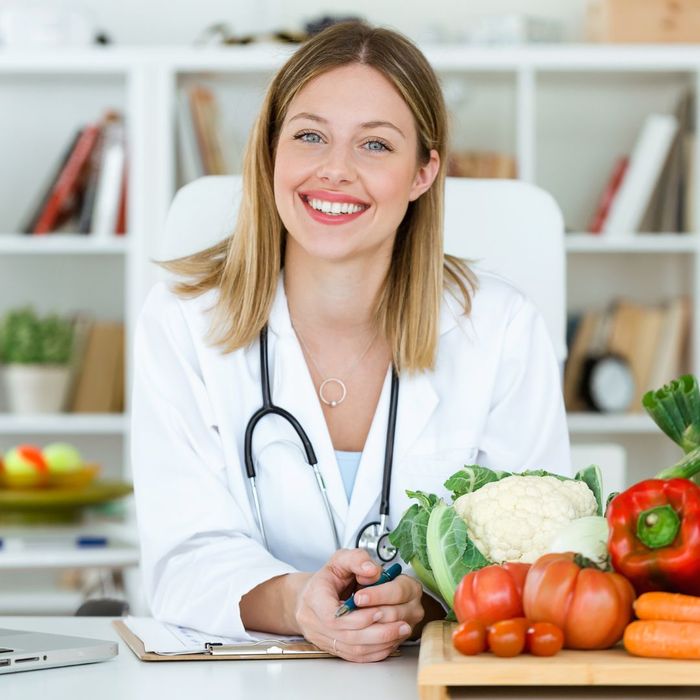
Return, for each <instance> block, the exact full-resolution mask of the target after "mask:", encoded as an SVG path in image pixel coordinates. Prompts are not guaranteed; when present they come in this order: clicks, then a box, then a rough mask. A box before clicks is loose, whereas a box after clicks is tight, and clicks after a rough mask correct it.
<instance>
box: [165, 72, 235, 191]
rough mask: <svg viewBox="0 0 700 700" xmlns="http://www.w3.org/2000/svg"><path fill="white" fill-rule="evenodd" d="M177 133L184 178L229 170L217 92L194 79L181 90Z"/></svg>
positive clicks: (218, 173)
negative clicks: (192, 82)
mask: <svg viewBox="0 0 700 700" xmlns="http://www.w3.org/2000/svg"><path fill="white" fill-rule="evenodd" d="M178 136H179V138H178V140H179V153H178V155H179V161H180V172H181V173H182V178H183V179H184V181H185V182H191V181H192V180H196V179H197V178H198V177H202V176H203V175H226V174H228V173H229V172H230V170H229V167H228V163H227V162H226V154H225V149H224V146H223V139H222V135H221V121H220V118H219V107H218V103H217V100H216V95H215V94H214V92H213V91H212V90H210V89H209V88H208V87H206V86H205V85H201V84H199V83H195V84H191V85H186V86H185V87H184V88H183V89H182V90H181V92H180V108H179V113H178Z"/></svg>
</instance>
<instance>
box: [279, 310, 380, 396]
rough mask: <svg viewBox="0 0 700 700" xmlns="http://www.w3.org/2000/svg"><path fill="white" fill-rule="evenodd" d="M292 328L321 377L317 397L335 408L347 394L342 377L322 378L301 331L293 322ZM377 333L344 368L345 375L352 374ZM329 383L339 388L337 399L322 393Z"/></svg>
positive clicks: (323, 374)
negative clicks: (349, 364)
mask: <svg viewBox="0 0 700 700" xmlns="http://www.w3.org/2000/svg"><path fill="white" fill-rule="evenodd" d="M292 328H293V329H294V332H295V333H296V334H297V338H299V342H300V343H301V346H302V347H303V348H304V350H306V354H307V355H308V356H309V359H310V360H311V363H312V364H313V366H314V367H315V368H316V371H317V372H318V374H319V376H320V377H321V379H322V381H321V385H320V386H319V387H318V397H319V398H320V399H321V401H323V403H325V404H326V406H330V407H331V408H335V407H336V406H338V405H339V404H341V403H343V401H345V397H346V396H347V395H348V389H347V387H346V386H345V382H344V381H343V380H342V379H339V378H338V377H327V378H325V379H323V377H324V376H325V372H322V371H321V368H320V367H319V366H318V363H317V362H316V360H315V359H314V356H313V355H312V354H311V351H310V350H309V347H308V345H307V344H306V343H305V342H304V339H303V338H302V337H301V333H299V331H298V330H297V328H296V326H295V325H294V323H292ZM378 334H379V331H378V330H377V331H376V332H375V333H374V335H373V336H372V338H371V339H370V341H369V344H368V345H367V347H366V348H365V349H364V350H363V351H362V354H361V355H360V356H359V357H358V358H357V359H356V360H355V361H354V362H353V363H352V365H351V366H350V367H348V368H347V369H346V370H345V375H346V376H347V375H348V374H352V372H353V371H354V370H355V369H356V367H357V366H358V365H359V364H360V362H362V360H363V359H364V357H365V355H366V354H367V353H368V352H369V349H370V348H371V347H372V345H374V341H375V340H376V339H377V335H378ZM331 384H336V385H337V386H338V387H339V389H340V398H339V399H329V398H327V397H326V396H325V395H324V393H323V392H324V390H325V389H326V387H328V386H329V385H331Z"/></svg>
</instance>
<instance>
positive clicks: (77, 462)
mask: <svg viewBox="0 0 700 700" xmlns="http://www.w3.org/2000/svg"><path fill="white" fill-rule="evenodd" d="M42 454H43V455H44V459H45V460H46V464H47V465H48V467H49V473H51V474H69V473H70V472H77V471H80V470H81V469H82V468H83V458H82V457H81V456H80V452H78V450H77V449H76V448H75V447H73V445H71V444H69V443H67V442H52V443H51V444H50V445H47V446H46V447H45V448H44V449H43V452H42Z"/></svg>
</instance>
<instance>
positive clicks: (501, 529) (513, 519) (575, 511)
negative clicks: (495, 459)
mask: <svg viewBox="0 0 700 700" xmlns="http://www.w3.org/2000/svg"><path fill="white" fill-rule="evenodd" d="M597 507H598V505H597V502H596V499H595V496H594V495H593V492H592V491H591V489H590V488H589V487H588V486H587V485H586V484H585V483H584V482H583V481H573V480H566V481H563V480H561V479H557V477H555V476H518V475H513V476H507V477H505V478H504V479H501V480H500V481H493V482H491V483H488V484H485V485H484V486H482V487H481V488H480V489H478V490H476V491H473V492H471V493H465V494H464V495H463V496H460V497H459V498H457V500H455V502H454V508H455V510H456V511H457V513H458V514H459V516H460V517H461V518H462V519H463V520H464V521H465V522H466V524H467V530H468V533H469V537H470V538H471V540H472V542H473V543H474V544H475V545H476V547H477V548H478V549H479V551H480V552H481V553H482V554H483V555H484V556H485V557H486V558H487V559H488V560H489V561H492V562H496V563H500V562H504V561H521V562H526V563H533V562H534V561H535V560H536V559H537V558H538V557H539V556H541V555H542V554H544V553H546V552H547V549H548V547H549V544H550V543H551V541H552V540H553V539H554V537H555V535H556V534H557V533H558V532H559V531H560V530H561V529H562V527H563V526H564V525H566V524H567V523H569V522H571V521H572V520H576V519H577V518H582V517H584V516H586V515H595V514H596V511H597Z"/></svg>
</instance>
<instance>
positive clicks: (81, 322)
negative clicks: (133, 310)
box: [66, 313, 125, 413]
mask: <svg viewBox="0 0 700 700" xmlns="http://www.w3.org/2000/svg"><path fill="white" fill-rule="evenodd" d="M74 331H75V332H74V343H73V355H72V359H71V379H70V389H69V399H68V401H67V409H66V410H67V411H68V412H71V413H122V412H123V411H124V380H125V379H124V357H125V339H124V324H123V323H121V322H118V321H103V320H97V319H95V318H94V317H93V316H92V315H91V314H89V313H81V314H78V315H77V316H76V318H75V321H74Z"/></svg>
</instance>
